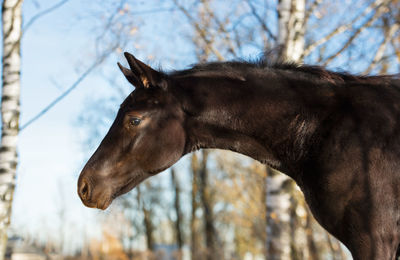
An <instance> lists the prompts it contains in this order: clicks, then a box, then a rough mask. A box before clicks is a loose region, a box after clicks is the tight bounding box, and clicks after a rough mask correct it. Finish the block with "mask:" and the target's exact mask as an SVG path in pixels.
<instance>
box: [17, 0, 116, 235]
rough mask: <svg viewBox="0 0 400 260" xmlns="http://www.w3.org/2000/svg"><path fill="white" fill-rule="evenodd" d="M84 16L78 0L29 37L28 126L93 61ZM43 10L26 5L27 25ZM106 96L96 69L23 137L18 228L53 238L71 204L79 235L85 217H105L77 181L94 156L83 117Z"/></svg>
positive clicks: (24, 104)
mask: <svg viewBox="0 0 400 260" xmlns="http://www.w3.org/2000/svg"><path fill="white" fill-rule="evenodd" d="M51 4H54V1H40V5H41V9H43V8H45V7H46V6H49V5H51ZM79 10H82V4H81V3H80V1H73V0H71V1H69V2H68V3H67V4H65V5H64V6H63V7H61V8H60V9H58V10H56V11H54V12H53V13H51V14H49V15H47V16H44V17H42V18H41V19H40V20H38V21H37V22H36V23H35V24H34V25H33V26H32V27H31V28H30V29H29V30H28V31H26V33H25V34H24V38H23V42H22V87H21V124H22V125H23V124H24V122H26V121H27V120H28V119H30V118H31V117H33V116H34V115H36V114H37V113H38V112H39V111H40V110H41V109H43V108H44V107H45V106H46V105H47V104H48V103H50V102H51V101H52V100H54V99H55V98H56V97H57V96H59V95H60V94H61V93H62V92H63V91H64V90H65V89H66V88H67V87H69V86H70V85H71V84H72V83H73V82H74V81H75V80H76V79H77V77H78V76H79V75H80V73H81V72H82V71H83V70H84V69H86V67H87V66H88V65H90V62H92V61H93V58H92V55H93V52H92V51H90V48H92V47H93V44H91V42H90V41H91V40H92V39H90V37H87V35H88V31H89V29H90V26H91V25H90V23H89V24H88V23H86V22H82V19H85V18H80V19H79V17H80V16H85V15H86V14H85V13H84V12H80V11H79ZM38 11H40V10H39V9H37V8H36V7H35V6H34V5H33V4H32V1H25V3H24V10H23V13H24V20H25V22H26V21H28V20H29V18H30V17H32V15H34V14H36V13H37V12H38ZM80 21H81V22H80ZM86 60H88V61H89V62H87V61H86ZM115 68H116V67H115ZM116 69H117V68H116ZM107 92H110V89H109V87H108V86H107V84H106V83H105V82H104V79H102V78H101V77H100V76H99V75H98V73H96V71H95V72H94V73H93V74H91V75H90V76H89V77H87V78H86V79H85V80H84V82H82V83H81V84H80V85H79V86H78V88H77V89H75V90H74V91H73V92H72V93H71V94H70V95H69V96H68V97H66V98H65V99H64V100H63V101H61V102H60V103H59V104H57V105H56V106H55V107H54V108H53V109H52V110H50V111H49V112H48V113H47V114H46V115H44V116H43V117H42V118H40V119H39V120H38V121H36V122H35V123H34V124H32V125H31V126H29V127H28V128H26V129H24V130H23V131H22V132H21V135H20V140H19V162H20V164H19V167H18V177H17V189H16V193H15V201H14V205H13V219H12V227H13V228H14V230H17V231H18V232H21V230H22V231H23V232H28V233H37V231H38V229H40V228H43V227H44V228H49V229H50V232H49V230H47V232H49V233H51V229H54V230H56V229H57V228H58V226H57V225H58V221H59V219H58V218H59V217H58V211H59V210H60V209H61V207H63V205H62V203H65V204H67V205H66V210H67V211H68V212H67V213H66V214H67V215H70V216H69V217H68V221H75V222H76V225H72V226H75V227H76V228H77V229H78V231H79V229H80V228H82V227H81V226H83V225H84V224H85V221H82V219H83V220H84V219H85V218H86V219H88V220H89V219H91V218H92V216H93V215H94V214H98V213H97V212H94V211H93V210H90V209H87V208H85V207H83V206H82V204H81V202H80V200H79V198H78V196H77V194H76V179H77V176H78V174H79V171H80V168H81V167H82V164H83V163H84V160H85V158H87V156H88V154H87V153H83V152H82V145H81V144H82V140H80V138H79V129H78V127H77V124H76V118H77V116H78V115H79V113H80V112H81V111H82V110H83V108H84V103H85V99H87V98H88V97H89V96H90V97H96V96H100V95H106V94H107ZM62 197H64V198H65V199H62ZM47 232H42V233H47ZM75 232H76V231H75ZM43 235H46V234H43Z"/></svg>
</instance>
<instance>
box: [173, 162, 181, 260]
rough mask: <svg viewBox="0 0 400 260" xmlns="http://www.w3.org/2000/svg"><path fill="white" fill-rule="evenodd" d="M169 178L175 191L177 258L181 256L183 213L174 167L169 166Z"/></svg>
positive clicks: (179, 188)
mask: <svg viewBox="0 0 400 260" xmlns="http://www.w3.org/2000/svg"><path fill="white" fill-rule="evenodd" d="M171 180H172V185H173V188H174V191H175V198H174V207H175V215H176V220H175V236H176V242H177V243H178V250H179V252H178V254H179V259H181V258H182V247H183V244H184V241H183V228H182V225H183V214H182V209H181V207H182V206H181V199H180V196H181V187H180V184H179V180H178V179H177V177H176V173H175V169H174V168H171Z"/></svg>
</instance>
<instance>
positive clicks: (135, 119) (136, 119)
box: [129, 117, 142, 126]
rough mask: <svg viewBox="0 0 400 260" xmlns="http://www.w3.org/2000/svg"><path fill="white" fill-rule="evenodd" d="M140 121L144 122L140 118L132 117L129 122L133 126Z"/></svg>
mask: <svg viewBox="0 0 400 260" xmlns="http://www.w3.org/2000/svg"><path fill="white" fill-rule="evenodd" d="M140 122H142V120H141V119H140V118H137V117H132V118H131V121H130V122H129V123H130V124H131V126H138V125H139V124H140Z"/></svg>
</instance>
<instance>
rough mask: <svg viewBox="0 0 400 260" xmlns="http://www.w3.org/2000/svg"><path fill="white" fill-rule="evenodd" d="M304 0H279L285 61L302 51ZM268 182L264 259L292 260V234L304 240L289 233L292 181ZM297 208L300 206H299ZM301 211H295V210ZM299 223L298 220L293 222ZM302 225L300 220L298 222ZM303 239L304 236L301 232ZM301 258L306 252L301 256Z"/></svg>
mask: <svg viewBox="0 0 400 260" xmlns="http://www.w3.org/2000/svg"><path fill="white" fill-rule="evenodd" d="M304 19H305V0H280V1H279V3H278V35H277V36H278V37H277V44H278V46H279V47H280V53H279V54H280V56H281V58H283V59H284V60H290V61H295V62H299V61H300V59H301V57H302V54H303V51H304V44H305V42H304V33H305V27H304V26H305V25H304ZM270 173H271V174H269V175H268V179H267V184H266V185H267V224H268V227H267V250H268V251H267V259H271V260H275V259H279V260H288V259H292V253H293V252H292V249H293V248H292V244H291V243H292V242H293V238H292V236H293V234H294V236H295V239H296V240H298V241H297V242H299V243H300V244H304V243H302V242H300V241H306V240H305V237H304V239H303V238H302V233H301V232H300V233H299V232H298V231H297V230H292V229H293V227H292V225H291V221H293V220H291V205H292V202H291V197H292V196H293V194H294V193H295V192H293V189H294V187H295V186H294V185H293V184H291V183H292V180H291V179H290V178H289V177H287V176H286V175H283V174H282V173H278V172H276V173H275V172H271V171H270ZM298 207H299V206H298ZM297 210H298V211H299V212H302V210H301V209H300V208H299V209H296V211H297ZM296 223H298V221H296ZM300 223H301V220H300ZM303 234H304V236H305V233H304V232H303ZM302 254H303V256H304V255H305V252H303V253H302Z"/></svg>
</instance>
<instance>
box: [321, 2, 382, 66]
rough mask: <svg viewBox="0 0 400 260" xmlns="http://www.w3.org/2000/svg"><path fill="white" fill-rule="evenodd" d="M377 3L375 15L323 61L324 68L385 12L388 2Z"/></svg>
mask: <svg viewBox="0 0 400 260" xmlns="http://www.w3.org/2000/svg"><path fill="white" fill-rule="evenodd" d="M377 2H380V4H379V5H378V7H377V8H376V11H375V14H374V15H372V16H371V17H370V18H369V19H368V20H367V21H365V22H364V24H362V25H361V26H360V27H358V29H357V30H356V31H355V32H354V33H353V35H352V36H350V37H349V38H348V39H347V41H346V43H345V44H344V45H343V46H342V48H340V49H339V50H338V51H337V52H336V53H334V54H332V55H330V56H329V57H328V58H326V59H325V61H324V63H323V65H324V66H326V65H327V64H329V63H330V62H331V61H332V60H334V59H335V58H336V57H337V56H339V55H340V53H342V52H343V51H344V50H345V49H346V48H347V47H349V46H350V44H351V43H352V42H353V41H354V39H356V38H357V36H358V35H360V33H362V32H363V31H364V30H365V29H366V28H368V27H370V26H371V24H372V23H373V22H375V21H376V19H378V18H379V17H380V16H381V15H382V14H383V13H384V12H385V10H386V8H387V7H386V4H387V3H388V0H386V1H377Z"/></svg>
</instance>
